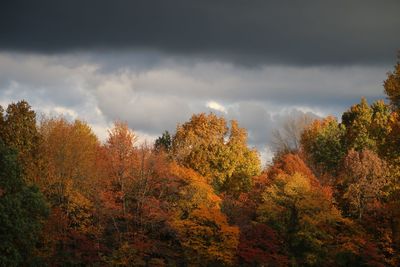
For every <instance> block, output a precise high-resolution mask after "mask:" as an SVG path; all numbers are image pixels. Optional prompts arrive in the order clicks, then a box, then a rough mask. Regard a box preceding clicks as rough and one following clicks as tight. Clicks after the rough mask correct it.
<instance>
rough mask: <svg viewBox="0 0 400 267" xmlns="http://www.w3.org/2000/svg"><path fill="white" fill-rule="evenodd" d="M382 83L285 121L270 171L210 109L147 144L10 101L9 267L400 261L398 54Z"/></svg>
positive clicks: (239, 132) (4, 169)
mask: <svg viewBox="0 0 400 267" xmlns="http://www.w3.org/2000/svg"><path fill="white" fill-rule="evenodd" d="M377 90H384V92H385V94H386V97H387V99H385V100H379V101H376V102H374V103H368V102H367V100H366V99H365V98H362V97H361V96H360V98H361V100H360V102H359V103H356V104H354V105H352V106H351V107H349V108H348V110H346V111H345V112H344V113H343V114H342V116H341V118H339V119H338V118H334V117H332V116H328V117H326V118H320V119H315V120H313V121H310V122H308V123H306V124H302V123H300V122H296V121H294V122H293V123H292V125H288V127H287V128H285V129H286V132H285V131H281V132H280V133H279V134H278V138H277V140H278V142H277V145H276V152H275V155H274V158H273V161H272V163H271V164H268V165H267V166H265V167H262V166H261V161H260V156H259V153H258V151H256V150H255V149H253V148H251V147H249V145H248V143H247V131H246V129H244V128H241V127H240V125H239V124H238V122H237V121H235V120H232V121H227V120H226V119H225V118H224V117H221V116H218V115H216V114H213V113H209V114H205V113H201V114H194V115H193V116H192V117H191V118H190V120H188V121H186V122H183V123H181V124H178V125H177V127H176V131H175V132H174V133H169V132H167V131H166V132H164V133H163V134H162V136H160V137H159V138H158V139H157V140H156V141H155V143H154V144H138V142H137V139H138V136H137V134H136V133H135V132H134V131H133V130H132V129H130V128H129V127H128V125H127V124H126V123H125V122H121V121H117V122H115V123H114V126H113V128H112V129H111V130H109V132H108V138H107V139H106V141H105V142H101V141H99V138H98V137H97V136H96V135H95V134H94V133H93V131H92V129H91V128H90V126H89V125H88V124H87V123H85V122H84V121H80V120H75V121H72V122H71V121H68V120H66V119H65V118H62V117H41V118H40V119H39V117H38V116H37V114H36V113H35V111H34V110H32V108H31V106H30V105H29V104H28V103H27V102H26V101H24V100H21V101H19V102H17V103H10V104H9V105H8V107H4V109H3V108H1V107H0V265H1V266H399V265H400V62H398V63H397V64H396V65H395V67H394V70H393V71H392V72H389V73H388V74H387V78H386V80H385V81H384V82H383V89H380V88H377ZM310 97H311V96H310ZM285 129H284V130H285Z"/></svg>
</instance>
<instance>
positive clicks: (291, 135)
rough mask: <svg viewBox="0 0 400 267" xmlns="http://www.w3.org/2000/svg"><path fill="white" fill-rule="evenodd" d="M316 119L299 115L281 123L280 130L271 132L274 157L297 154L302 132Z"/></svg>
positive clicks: (306, 115)
mask: <svg viewBox="0 0 400 267" xmlns="http://www.w3.org/2000/svg"><path fill="white" fill-rule="evenodd" d="M315 119H316V117H315V116H310V115H308V114H301V115H300V116H293V117H289V118H288V119H286V120H285V121H284V122H283V125H282V128H281V129H278V130H276V131H274V132H273V141H272V144H273V146H274V149H275V155H280V154H285V153H291V152H298V151H299V150H300V144H301V143H300V140H301V134H302V132H303V131H304V130H305V129H306V128H307V127H308V126H309V125H310V124H311V123H312V122H313V121H314V120H315Z"/></svg>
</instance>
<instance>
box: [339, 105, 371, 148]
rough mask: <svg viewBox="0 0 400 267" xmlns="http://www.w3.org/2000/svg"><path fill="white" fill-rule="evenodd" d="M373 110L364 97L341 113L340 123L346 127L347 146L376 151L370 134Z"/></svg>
mask: <svg viewBox="0 0 400 267" xmlns="http://www.w3.org/2000/svg"><path fill="white" fill-rule="evenodd" d="M372 118H373V110H372V108H371V107H370V106H369V105H368V102H367V100H366V99H365V98H362V99H361V102H360V103H359V104H356V105H353V106H352V107H351V108H350V109H349V110H348V111H346V112H344V113H343V115H342V123H343V124H344V126H345V127H346V137H345V140H346V142H347V144H348V147H349V148H354V149H355V150H358V151H360V150H363V149H370V150H375V151H376V143H375V140H374V139H373V138H372V136H371V134H370V129H371V124H372Z"/></svg>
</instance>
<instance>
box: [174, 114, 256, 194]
mask: <svg viewBox="0 0 400 267" xmlns="http://www.w3.org/2000/svg"><path fill="white" fill-rule="evenodd" d="M173 155H174V158H175V159H176V160H177V161H178V162H179V163H180V164H182V165H183V166H186V167H189V168H192V169H194V170H195V171H197V172H199V173H200V174H201V175H203V176H205V177H207V178H208V179H209V182H210V183H211V184H212V185H213V186H214V188H215V189H216V190H217V191H227V192H231V193H235V192H240V191H246V190H248V187H249V184H250V183H251V180H250V177H251V176H254V175H257V174H258V173H259V172H260V160H259V157H258V154H257V152H256V151H255V150H252V149H249V148H248V147H247V133H246V131H245V130H244V129H242V128H240V127H239V126H238V124H237V122H236V121H231V127H230V129H229V128H228V127H227V123H226V121H225V119H224V118H222V117H217V116H216V115H215V114H212V113H211V114H208V115H206V114H204V113H201V114H198V115H193V116H192V118H191V119H190V121H188V122H186V123H184V124H183V125H179V126H178V127H177V130H176V133H175V135H174V137H173Z"/></svg>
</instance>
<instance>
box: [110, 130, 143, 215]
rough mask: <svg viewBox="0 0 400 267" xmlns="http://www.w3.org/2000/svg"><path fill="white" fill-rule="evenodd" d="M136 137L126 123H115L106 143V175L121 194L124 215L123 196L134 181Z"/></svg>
mask: <svg viewBox="0 0 400 267" xmlns="http://www.w3.org/2000/svg"><path fill="white" fill-rule="evenodd" d="M136 141H137V136H136V135H135V133H134V132H133V131H132V130H130V129H129V127H128V125H127V124H126V123H121V122H115V123H114V128H113V129H112V130H110V131H109V137H108V139H107V141H106V146H105V149H106V154H107V162H108V168H107V169H108V173H109V175H110V176H109V177H110V178H111V182H112V183H114V185H115V186H117V188H116V191H118V192H120V193H121V201H122V211H123V213H124V214H125V211H126V200H125V194H126V192H127V191H128V189H127V187H128V186H129V182H130V183H132V180H133V179H134V178H133V176H134V168H135V161H136V157H137V155H136V153H135V147H134V145H135V143H136Z"/></svg>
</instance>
